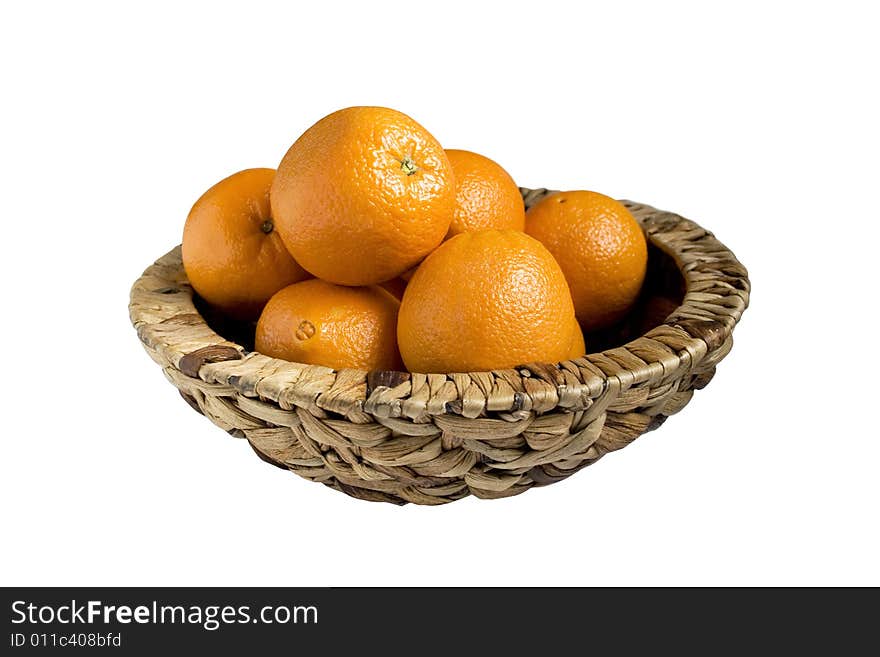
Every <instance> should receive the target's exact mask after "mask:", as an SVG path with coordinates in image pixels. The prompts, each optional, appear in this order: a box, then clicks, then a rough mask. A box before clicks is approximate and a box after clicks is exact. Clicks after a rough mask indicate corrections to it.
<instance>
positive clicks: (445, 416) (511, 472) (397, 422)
mask: <svg viewBox="0 0 880 657" xmlns="http://www.w3.org/2000/svg"><path fill="white" fill-rule="evenodd" d="M522 192H523V197H524V199H525V202H526V205H527V206H530V205H532V204H534V203H535V202H537V201H538V200H540V199H541V198H542V197H543V196H544V195H546V194H548V193H549V192H548V191H547V190H543V189H539V190H527V189H523V190H522ZM625 204H626V205H627V207H629V209H630V211H631V212H632V213H633V215H634V216H635V217H636V219H637V220H638V221H639V222H640V223H641V225H642V227H643V228H644V230H645V233H646V235H647V237H648V240H649V241H650V242H651V243H652V244H653V245H654V246H656V247H658V248H659V249H660V250H662V251H663V252H664V253H665V254H667V255H668V256H670V257H671V258H672V260H674V263H675V265H676V266H677V268H678V269H679V271H680V273H681V275H682V278H683V279H684V281H685V284H686V294H685V296H684V300H683V302H682V305H681V306H680V307H678V308H677V309H676V310H675V312H673V313H672V314H671V315H670V316H669V317H668V318H667V319H666V321H665V323H663V324H661V325H659V326H657V327H655V328H652V329H651V330H649V331H648V332H647V333H646V334H644V335H642V336H641V337H638V338H637V339H635V340H632V341H630V342H628V343H627V344H625V345H623V346H620V347H617V348H613V349H609V350H606V351H603V352H601V353H594V354H589V355H586V356H584V357H583V358H578V359H575V360H571V361H566V362H563V363H558V364H534V363H532V364H526V365H523V366H521V367H518V368H516V369H511V370H498V371H492V372H473V373H465V374H427V375H425V374H417V373H413V374H410V373H401V372H363V371H359V370H340V371H334V370H332V369H330V368H327V367H321V366H316V365H303V364H297V363H290V362H286V361H281V360H278V359H274V358H269V357H267V356H263V355H262V354H259V353H255V352H249V351H247V350H246V349H245V348H244V347H242V346H240V345H238V344H236V343H234V342H231V341H228V340H226V339H224V338H223V337H221V336H220V335H218V334H217V333H216V332H215V331H214V330H213V329H212V328H210V327H209V326H208V324H207V323H206V321H205V319H204V318H203V317H202V315H201V314H200V313H199V312H198V310H197V309H196V307H195V305H194V303H193V292H192V288H191V287H190V286H189V283H188V282H187V279H186V274H185V273H184V271H183V266H182V264H181V258H180V247H177V248H175V249H174V250H172V251H171V252H170V253H168V254H167V255H165V256H164V257H162V258H160V259H159V260H158V261H157V262H156V263H155V264H154V265H152V266H151V267H149V268H148V269H147V270H146V271H145V272H144V274H143V276H142V277H141V278H140V279H138V280H137V281H136V282H135V284H134V286H133V288H132V291H131V303H130V306H129V311H130V315H131V321H132V323H133V324H134V326H135V328H136V329H137V333H138V336H139V338H140V340H141V342H142V344H143V346H144V348H145V349H146V351H147V353H148V354H149V355H150V356H151V357H152V358H153V360H154V361H156V363H158V364H159V365H160V366H161V367H162V369H163V371H164V372H165V375H166V377H167V378H168V379H169V381H171V383H172V384H174V386H175V387H177V389H178V390H179V391H180V394H181V395H182V396H183V398H184V399H185V400H186V401H187V402H188V403H189V404H190V405H191V406H192V407H193V408H194V409H195V410H197V411H198V412H200V413H202V414H204V415H205V416H207V417H208V418H210V419H211V421H213V422H214V423H215V424H216V425H217V426H219V427H221V428H222V429H224V430H226V431H227V432H229V433H230V434H232V435H233V436H237V437H241V438H246V439H247V440H248V442H249V443H250V444H251V446H252V447H253V448H254V450H255V451H256V452H257V454H258V455H260V456H261V457H262V458H263V459H264V460H266V461H268V462H270V463H272V464H274V465H278V466H280V467H282V468H285V469H290V470H292V471H293V472H295V473H296V474H298V475H301V476H303V477H305V478H307V479H311V480H313V481H317V482H321V483H323V484H326V485H327V486H330V487H332V488H334V489H336V490H340V491H342V492H344V493H347V494H348V495H351V496H354V497H357V498H361V499H366V500H373V501H385V502H394V503H397V504H402V503H406V502H414V503H417V504H442V503H445V502H450V501H453V500H457V499H460V498H462V497H465V496H467V495H469V494H474V495H476V496H478V497H481V498H498V497H507V496H510V495H516V494H518V493H521V492H523V491H525V490H528V489H529V488H531V487H532V486H542V485H546V484H550V483H554V482H557V481H560V480H562V479H565V478H566V477H568V476H570V475H572V474H573V473H575V472H577V471H578V470H580V469H582V468H583V467H585V466H587V465H590V464H591V463H594V462H595V461H596V460H598V459H599V458H600V457H602V456H603V455H605V454H607V453H608V452H612V451H614V450H617V449H620V448H622V447H624V446H626V445H627V444H629V443H630V442H632V441H633V440H634V439H635V438H637V437H638V436H639V435H641V434H642V433H644V432H646V431H649V430H651V429H654V428H656V427H657V426H659V425H660V424H661V423H662V422H663V420H664V419H665V418H666V417H667V416H669V415H672V414H674V413H677V412H678V411H680V410H681V409H682V408H683V407H684V406H685V404H687V403H688V401H689V400H690V399H691V396H692V395H693V391H694V390H695V389H699V388H702V387H703V386H705V385H706V384H707V383H708V382H709V380H710V379H711V378H712V375H713V374H714V371H715V366H716V365H717V363H718V362H719V361H720V360H721V359H722V358H723V357H724V356H725V355H727V353H728V352H729V351H730V349H731V346H732V331H733V328H734V326H735V325H736V323H737V321H738V320H739V318H740V316H741V314H742V312H743V311H744V310H745V308H746V306H747V305H748V297H749V280H748V275H747V273H746V270H745V268H744V267H743V266H742V265H741V264H740V263H739V262H738V261H737V260H736V258H735V257H734V255H733V254H732V253H731V252H730V251H729V250H728V249H727V248H726V247H725V246H724V245H723V244H721V243H720V242H719V241H718V240H716V239H715V238H714V236H713V235H712V234H711V233H709V232H708V231H706V230H704V229H703V228H701V227H700V226H698V225H697V224H695V223H693V222H691V221H689V220H687V219H684V218H682V217H680V216H678V215H676V214H672V213H668V212H663V211H659V210H656V209H654V208H652V207H650V206H646V205H641V204H637V203H631V202H625ZM587 346H588V347H589V342H588V343H587Z"/></svg>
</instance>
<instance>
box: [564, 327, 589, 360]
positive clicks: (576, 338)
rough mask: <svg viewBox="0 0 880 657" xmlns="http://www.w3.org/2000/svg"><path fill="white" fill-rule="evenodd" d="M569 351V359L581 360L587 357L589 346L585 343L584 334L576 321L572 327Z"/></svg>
mask: <svg viewBox="0 0 880 657" xmlns="http://www.w3.org/2000/svg"><path fill="white" fill-rule="evenodd" d="M569 344H570V346H569V350H568V358H569V359H572V358H580V357H581V356H584V355H586V353H587V345H586V343H585V342H584V332H583V331H582V330H581V325H580V324H578V322H577V321H576V320H575V322H574V326H573V327H572V339H571V342H570V343H569Z"/></svg>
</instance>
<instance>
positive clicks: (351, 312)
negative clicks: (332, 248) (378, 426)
mask: <svg viewBox="0 0 880 657" xmlns="http://www.w3.org/2000/svg"><path fill="white" fill-rule="evenodd" d="M399 306H400V304H399V302H398V301H397V299H395V298H394V297H393V296H391V294H389V293H388V292H386V291H385V290H383V289H382V288H380V287H378V286H375V285H373V286H370V287H343V286H341V285H334V284H333V283H327V282H326V281H322V280H317V279H311V280H308V281H303V282H301V283H294V284H293V285H290V286H288V287H286V288H284V289H283V290H281V291H280V292H278V293H277V294H276V295H275V296H273V297H272V298H271V299H270V300H269V303H267V304H266V307H265V308H264V309H263V314H262V315H260V319H259V321H258V322H257V337H256V349H257V351H259V352H260V353H261V354H265V355H266V356H273V357H275V358H281V359H284V360H289V361H292V362H295V363H307V364H310V365H324V366H326V367H332V368H334V369H342V368H346V367H351V368H356V369H362V370H399V369H401V364H402V363H401V361H400V354H399V353H398V351H397V341H396V336H395V331H396V327H397V309H398V307H399Z"/></svg>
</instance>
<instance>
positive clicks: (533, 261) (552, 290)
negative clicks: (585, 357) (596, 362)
mask: <svg viewBox="0 0 880 657" xmlns="http://www.w3.org/2000/svg"><path fill="white" fill-rule="evenodd" d="M574 321H575V318H574V307H573V306H572V302H571V295H570V294H569V291H568V285H567V284H566V282H565V276H564V275H563V274H562V270H561V269H560V268H559V265H558V264H556V261H555V260H554V259H553V256H552V255H550V252H549V251H547V249H546V248H544V246H543V245H542V244H541V243H540V242H538V241H537V240H535V239H533V238H531V237H529V236H528V235H526V234H525V233H521V232H519V231H513V230H503V231H499V230H487V231H479V232H475V233H461V234H459V235H456V236H455V237H452V238H450V239H449V240H447V241H446V242H444V243H443V244H441V245H440V247H439V248H437V250H436V251H434V252H433V253H432V254H431V255H429V256H428V257H427V258H426V259H425V261H424V262H423V263H422V264H421V265H420V266H419V268H418V269H417V270H416V272H415V274H413V277H412V279H410V282H409V285H407V287H406V291H405V292H404V294H403V301H402V302H401V304H400V315H399V317H398V321H397V340H398V344H399V346H400V353H401V355H402V356H403V362H404V363H405V364H406V366H407V368H408V369H409V370H411V371H413V372H473V371H485V370H491V369H504V368H510V367H514V366H516V365H520V364H522V363H528V362H558V361H560V360H565V359H566V358H568V356H569V354H570V353H571V351H572V349H573V345H572V330H571V326H572V324H573V323H574Z"/></svg>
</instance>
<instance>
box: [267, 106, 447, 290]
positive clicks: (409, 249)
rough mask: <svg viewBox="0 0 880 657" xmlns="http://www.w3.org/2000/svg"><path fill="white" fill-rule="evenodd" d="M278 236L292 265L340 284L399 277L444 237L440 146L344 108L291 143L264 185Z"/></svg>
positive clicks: (418, 131) (371, 110)
mask: <svg viewBox="0 0 880 657" xmlns="http://www.w3.org/2000/svg"><path fill="white" fill-rule="evenodd" d="M271 201H272V212H273V213H274V216H275V218H276V224H277V226H278V231H279V233H280V234H281V237H282V238H283V240H284V243H285V244H286V245H287V248H288V250H289V251H290V253H291V254H293V256H294V257H295V258H296V259H297V261H298V262H299V263H300V264H301V265H302V266H303V267H305V268H306V269H307V270H308V271H310V272H311V273H312V274H314V275H315V276H317V277H319V278H322V279H324V280H327V281H330V282H333V283H339V284H342V285H369V284H372V283H381V282H382V281H387V280H389V279H391V278H394V277H395V276H399V275H400V274H402V273H403V272H404V271H406V270H407V269H409V268H410V267H412V266H414V265H415V264H417V263H418V262H419V261H420V260H421V259H422V258H424V257H425V256H426V255H427V254H428V253H430V252H431V251H432V250H433V249H434V248H435V247H436V246H437V245H438V244H440V242H441V241H442V240H443V238H444V236H445V235H446V231H447V230H448V229H449V222H450V221H451V220H452V214H453V209H454V206H455V186H454V180H453V174H452V167H451V165H450V164H449V159H448V158H447V157H446V153H445V152H444V151H443V148H442V147H441V146H440V144H439V143H438V142H437V140H436V139H434V137H432V136H431V134H430V133H429V132H428V131H427V130H425V129H424V128H423V127H422V126H420V125H419V124H418V123H416V122H415V121H413V120H412V119H411V118H409V117H408V116H406V115H405V114H402V113H400V112H397V111H395V110H392V109H387V108H384V107H349V108H348V109H343V110H339V111H338V112H334V113H333V114H330V115H329V116H326V117H324V118H323V119H321V120H320V121H318V122H317V123H316V124H315V125H313V126H312V127H311V128H309V129H308V130H306V132H305V133H304V134H303V135H302V136H301V137H300V138H299V139H297V140H296V142H295V143H294V144H293V146H291V147H290V150H288V151H287V154H286V155H285V156H284V159H283V160H282V161H281V164H280V165H279V166H278V173H277V175H276V176H275V182H274V183H273V185H272V193H271Z"/></svg>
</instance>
